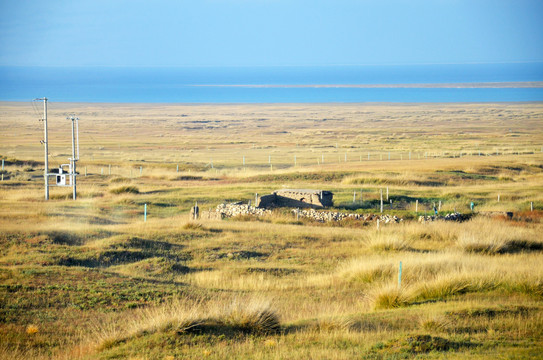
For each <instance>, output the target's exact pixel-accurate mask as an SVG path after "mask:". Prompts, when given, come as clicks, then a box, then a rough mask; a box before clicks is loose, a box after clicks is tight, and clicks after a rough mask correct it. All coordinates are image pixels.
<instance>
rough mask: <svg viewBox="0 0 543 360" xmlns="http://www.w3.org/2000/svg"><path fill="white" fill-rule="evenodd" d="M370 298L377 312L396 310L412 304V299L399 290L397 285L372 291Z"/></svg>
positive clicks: (402, 290)
mask: <svg viewBox="0 0 543 360" xmlns="http://www.w3.org/2000/svg"><path fill="white" fill-rule="evenodd" d="M368 298H369V301H370V304H371V305H372V307H373V308H374V309H375V310H379V309H395V308H399V307H404V306H408V305H409V304H410V299H409V296H408V295H407V293H406V291H405V290H404V289H399V288H398V286H397V285H395V284H394V285H385V286H382V287H379V288H376V289H374V290H372V291H371V292H370V294H369V295H368Z"/></svg>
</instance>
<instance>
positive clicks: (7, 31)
mask: <svg viewBox="0 0 543 360" xmlns="http://www.w3.org/2000/svg"><path fill="white" fill-rule="evenodd" d="M542 24H543V1H541V0H427V1H421V0H330V1H319V0H307V1H306V0H192V1H184V0H178V1H166V0H153V1H149V0H146V1H139V0H133V1H125V0H92V1H87V0H78V1H75V0H69V1H66V0H52V1H43V0H42V1H34V0H18V1H11V0H0V65H7V66H10V65H25V66H26V65H28V66H146V67H154V66H164V67H172V66H271V65H276V66H291V65H297V66H299V65H302V66H303V65H341V64H349V65H362V64H421V63H474V62H475V63H480V62H482V63H486V62H533V61H539V62H541V61H543V25H542Z"/></svg>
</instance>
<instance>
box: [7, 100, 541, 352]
mask: <svg viewBox="0 0 543 360" xmlns="http://www.w3.org/2000/svg"><path fill="white" fill-rule="evenodd" d="M41 111H42V109H41V104H40V103H22V102H20V103H17V102H2V103H0V129H1V130H0V156H1V158H2V159H4V168H3V169H2V176H3V177H2V181H1V182H0V305H1V306H0V358H6V359H7V358H12V359H34V358H36V359H48V358H55V359H122V358H130V359H202V358H209V359H225V358H236V359H238V358H242V359H244V358H245V359H352V358H357V359H358V358H360V359H410V358H420V359H445V358H447V359H450V358H453V359H454V358H467V357H469V358H477V359H517V358H534V359H535V358H540V357H541V355H542V354H543V303H542V300H543V256H542V255H543V238H542V236H541V234H542V232H543V222H542V219H543V104H542V103H496V104H492V103H482V104H476V103H469V104H468V103H455V104H371V103H370V104H222V105H220V104H217V105H204V104H202V105H200V104H199V105H177V104H88V103H54V102H51V103H50V104H49V111H48V119H49V164H50V168H54V167H58V166H59V165H60V164H64V163H67V159H68V158H69V157H70V156H71V133H70V131H71V130H70V121H69V120H66V116H67V115H69V114H72V113H74V114H76V115H77V116H78V117H79V118H80V121H79V138H80V153H81V158H80V161H79V162H78V164H77V166H78V173H79V176H78V178H77V184H78V199H77V200H75V201H74V200H72V191H71V188H58V187H51V188H50V200H49V201H45V200H44V182H43V167H44V155H43V146H42V145H41V144H40V140H42V139H43V123H42V122H40V121H39V119H40V118H41V117H42V113H41ZM281 188H293V189H321V190H330V191H332V192H333V193H334V206H333V208H332V209H328V210H330V211H339V212H349V213H356V214H379V213H380V193H381V191H383V193H386V194H388V195H387V198H386V199H385V202H384V209H383V212H384V213H386V214H390V215H396V216H397V217H399V218H401V219H403V221H401V222H399V223H388V224H381V225H380V227H379V228H378V227H377V225H376V222H375V221H361V220H355V219H349V220H342V221H339V222H324V223H321V222H316V221H311V220H308V219H304V218H301V219H297V218H296V216H294V215H293V213H292V211H291V209H280V208H279V209H274V210H273V214H272V215H271V216H264V217H252V216H240V217H235V218H227V219H223V220H208V219H199V220H193V219H190V218H189V211H190V208H191V207H192V206H194V204H195V203H196V202H197V203H198V206H199V207H200V209H201V210H213V209H215V208H216V206H217V205H219V204H222V203H231V202H238V201H241V202H244V203H248V202H249V201H254V199H255V194H257V193H258V194H259V195H264V194H269V193H271V192H272V191H274V190H277V189H281ZM417 202H418V205H416V204H417ZM471 203H473V209H471V206H470V205H471ZM437 204H440V205H437ZM145 207H146V209H147V213H146V219H145V221H144V208H145ZM434 208H436V210H437V211H438V213H439V215H441V216H444V215H446V214H449V213H454V212H459V213H461V214H463V217H464V218H465V220H464V221H444V220H436V221H422V222H421V221H419V217H420V216H429V215H434V212H435V210H434ZM400 262H401V263H402V275H401V283H399V280H400V278H399V264H400Z"/></svg>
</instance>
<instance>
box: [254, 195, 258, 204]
mask: <svg viewBox="0 0 543 360" xmlns="http://www.w3.org/2000/svg"><path fill="white" fill-rule="evenodd" d="M257 206H258V193H255V207H257Z"/></svg>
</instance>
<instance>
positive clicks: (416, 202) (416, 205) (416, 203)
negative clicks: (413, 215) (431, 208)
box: [415, 199, 419, 212]
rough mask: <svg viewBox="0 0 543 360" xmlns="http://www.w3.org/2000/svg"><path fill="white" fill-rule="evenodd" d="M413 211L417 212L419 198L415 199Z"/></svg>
mask: <svg viewBox="0 0 543 360" xmlns="http://www.w3.org/2000/svg"><path fill="white" fill-rule="evenodd" d="M415 212H419V200H418V199H417V200H415Z"/></svg>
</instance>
